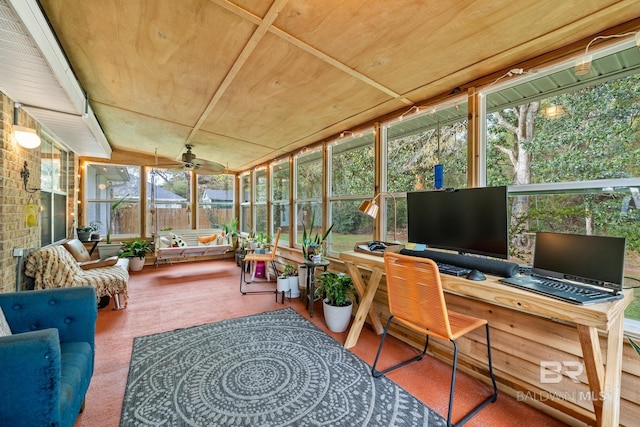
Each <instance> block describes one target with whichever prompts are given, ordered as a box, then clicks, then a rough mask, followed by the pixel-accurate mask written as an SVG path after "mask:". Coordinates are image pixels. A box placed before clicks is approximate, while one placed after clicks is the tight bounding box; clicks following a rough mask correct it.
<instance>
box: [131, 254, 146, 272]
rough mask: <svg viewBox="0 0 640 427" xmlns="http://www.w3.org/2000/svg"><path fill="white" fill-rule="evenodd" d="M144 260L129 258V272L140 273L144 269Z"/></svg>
mask: <svg viewBox="0 0 640 427" xmlns="http://www.w3.org/2000/svg"><path fill="white" fill-rule="evenodd" d="M146 259H147V258H146V257H145V258H139V257H133V258H129V270H131V271H140V270H142V267H144V262H145V261H146Z"/></svg>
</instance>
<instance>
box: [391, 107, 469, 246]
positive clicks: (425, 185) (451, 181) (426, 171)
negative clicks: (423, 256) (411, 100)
mask: <svg viewBox="0 0 640 427" xmlns="http://www.w3.org/2000/svg"><path fill="white" fill-rule="evenodd" d="M422 110H424V111H422ZM467 127H468V126H467V103H466V99H453V100H450V101H448V102H447V103H446V104H443V105H436V106H430V107H424V108H423V109H420V110H418V111H416V108H414V109H411V110H409V111H408V112H407V113H406V115H405V116H401V117H400V118H399V119H397V120H395V121H394V122H391V123H388V124H386V125H385V126H383V134H382V135H383V156H384V157H383V162H382V164H383V188H384V191H385V192H389V193H392V194H393V195H394V197H395V199H396V203H397V209H396V210H397V231H396V232H395V236H394V228H395V227H396V218H395V216H394V215H396V214H395V213H394V201H393V198H392V197H390V196H388V195H386V194H383V196H382V197H381V199H382V201H383V203H381V207H384V218H383V220H384V222H383V224H384V225H385V230H384V232H383V236H384V239H385V240H386V241H393V240H394V238H395V239H396V240H398V241H399V242H402V243H406V242H407V199H406V194H407V192H410V191H426V190H434V189H435V188H436V186H435V168H436V165H440V166H439V167H441V169H442V170H443V174H442V177H443V180H442V183H441V187H442V188H445V187H452V188H465V187H466V186H467V133H468V129H467Z"/></svg>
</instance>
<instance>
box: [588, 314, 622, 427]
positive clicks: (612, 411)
mask: <svg viewBox="0 0 640 427" xmlns="http://www.w3.org/2000/svg"><path fill="white" fill-rule="evenodd" d="M611 320H612V322H611V327H610V328H609V336H608V338H607V364H606V366H605V365H604V364H603V361H602V351H601V350H600V340H599V338H598V331H597V329H596V328H593V327H589V326H584V325H578V335H579V337H580V345H581V346H582V353H583V358H584V364H585V369H586V371H587V378H589V388H590V389H591V393H592V394H593V395H594V397H595V399H596V400H594V401H593V409H594V412H595V416H596V425H598V426H616V425H618V424H619V420H620V388H619V387H618V385H619V384H620V381H621V379H622V339H623V336H624V329H623V328H624V325H623V318H622V316H620V315H618V316H616V318H615V319H611ZM600 397H601V398H602V399H601V400H600V399H599V398H600Z"/></svg>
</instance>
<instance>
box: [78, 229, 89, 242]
mask: <svg viewBox="0 0 640 427" xmlns="http://www.w3.org/2000/svg"><path fill="white" fill-rule="evenodd" d="M89 239H91V232H90V231H78V240H82V241H83V242H86V241H87V240H89Z"/></svg>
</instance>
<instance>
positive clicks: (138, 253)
mask: <svg viewBox="0 0 640 427" xmlns="http://www.w3.org/2000/svg"><path fill="white" fill-rule="evenodd" d="M149 252H151V242H150V241H148V240H142V239H140V238H136V239H134V240H133V241H129V242H122V253H121V254H120V257H121V258H130V260H129V269H130V270H132V271H138V270H141V269H142V267H143V266H144V262H145V259H146V257H147V253H149Z"/></svg>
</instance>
